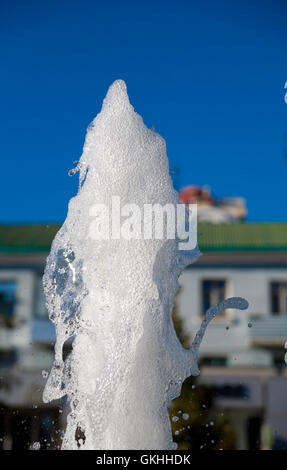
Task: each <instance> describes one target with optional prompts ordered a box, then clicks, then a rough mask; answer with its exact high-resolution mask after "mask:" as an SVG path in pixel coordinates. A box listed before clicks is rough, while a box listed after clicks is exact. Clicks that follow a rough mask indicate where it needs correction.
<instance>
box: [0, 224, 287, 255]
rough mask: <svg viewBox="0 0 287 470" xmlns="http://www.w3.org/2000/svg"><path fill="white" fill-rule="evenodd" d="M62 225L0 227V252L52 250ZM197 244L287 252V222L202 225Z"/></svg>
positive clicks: (207, 247) (204, 247)
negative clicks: (52, 244)
mask: <svg viewBox="0 0 287 470" xmlns="http://www.w3.org/2000/svg"><path fill="white" fill-rule="evenodd" d="M59 228H60V225H59V224H49V225H44V224H43V225H0V253H41V252H48V251H49V250H50V246H51V242H52V240H53V238H54V236H55V235H56V233H57V231H58V230H59ZM198 243H199V247H200V249H201V251H202V252H205V251H287V222H282V223H249V222H242V223H229V224H208V223H204V224H199V226H198Z"/></svg>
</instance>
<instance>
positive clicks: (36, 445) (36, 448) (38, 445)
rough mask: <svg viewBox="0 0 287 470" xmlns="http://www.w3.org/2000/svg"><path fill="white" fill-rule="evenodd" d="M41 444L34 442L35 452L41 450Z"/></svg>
mask: <svg viewBox="0 0 287 470" xmlns="http://www.w3.org/2000/svg"><path fill="white" fill-rule="evenodd" d="M40 447H41V446H40V442H34V443H33V445H32V448H33V450H39V449H40Z"/></svg>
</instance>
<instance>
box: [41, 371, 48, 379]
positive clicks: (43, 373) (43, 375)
mask: <svg viewBox="0 0 287 470" xmlns="http://www.w3.org/2000/svg"><path fill="white" fill-rule="evenodd" d="M48 375H49V373H48V372H47V371H46V370H42V377H43V379H46V378H47V377H48Z"/></svg>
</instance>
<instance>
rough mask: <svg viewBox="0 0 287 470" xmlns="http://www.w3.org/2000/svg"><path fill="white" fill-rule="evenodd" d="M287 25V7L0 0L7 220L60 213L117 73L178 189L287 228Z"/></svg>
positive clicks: (273, 1) (206, 1)
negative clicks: (224, 199)
mask: <svg viewBox="0 0 287 470" xmlns="http://www.w3.org/2000/svg"><path fill="white" fill-rule="evenodd" d="M286 20H287V2H286V1H283V0H282V1H281V0H269V1H264V0H249V1H245V0H241V1H239V0H233V1H232V2H230V1H226V2H223V1H222V0H201V1H200V2H197V1H192V0H189V1H183V0H177V1H169V0H165V1H156V0H154V1H149V0H148V1H144V2H143V1H136V2H134V1H133V2H129V1H108V0H107V1H105V2H103V1H102V2H100V1H96V0H94V1H92V0H90V1H89V0H77V1H76V0H69V1H64V0H58V1H54V0H49V2H38V1H37V2H36V1H35V2H33V1H29V0H25V1H17V0H13V1H10V0H6V1H5V0H2V1H1V2H0V39H1V42H0V47H1V54H0V66H1V74H0V82H1V87H0V95H1V96H0V99H1V118H0V119H1V126H0V127H1V130H0V132H1V135H0V137H1V173H2V175H1V185H0V191H1V194H0V196H1V202H2V204H1V213H0V222H15V223H17V222H52V221H61V220H63V219H64V218H65V216H66V211H67V204H68V201H69V199H70V198H71V197H72V196H73V195H74V194H75V192H76V191H77V177H76V176H74V177H72V178H71V177H69V176H68V170H69V169H70V168H72V167H73V161H74V160H78V158H79V157H80V155H81V151H82V146H83V143H84V137H85V132H86V128H87V126H88V124H89V123H90V121H91V120H92V119H93V118H94V116H95V115H96V114H97V113H98V112H99V110H100V108H101V103H102V100H103V98H104V96H105V93H106V91H107V88H108V86H109V85H110V84H111V83H112V82H113V81H114V80H115V79H117V78H122V79H124V80H125V81H126V83H127V87H128V92H129V96H130V100H131V102H132V104H133V106H134V107H135V109H136V111H137V112H139V113H140V114H141V115H142V116H143V118H144V121H145V123H146V124H147V125H148V126H152V125H153V126H155V129H156V131H157V132H159V133H160V134H161V135H162V136H163V137H164V138H165V140H166V142H167V151H168V157H169V161H170V166H171V167H172V168H174V167H176V168H177V170H176V175H175V177H176V183H177V185H178V186H180V187H181V186H184V185H186V184H200V185H201V184H207V185H209V186H210V187H211V189H212V191H213V193H214V194H215V195H216V196H243V197H245V198H246V199H247V205H248V209H249V214H248V219H249V220H262V221H263V220H287V210H286V202H287V197H286V182H287V157H286V155H287V104H286V103H285V102H284V94H285V90H284V84H285V82H286V81H287V60H286V59H287V28H286ZM286 91H287V90H286Z"/></svg>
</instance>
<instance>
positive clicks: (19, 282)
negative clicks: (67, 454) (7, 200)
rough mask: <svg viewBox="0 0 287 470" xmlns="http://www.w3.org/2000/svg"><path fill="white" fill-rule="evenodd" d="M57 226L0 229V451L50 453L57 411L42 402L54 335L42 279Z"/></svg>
mask: <svg viewBox="0 0 287 470" xmlns="http://www.w3.org/2000/svg"><path fill="white" fill-rule="evenodd" d="M56 230H57V227H55V226H52V227H46V226H6V227H5V226H1V227H0V449H3V450H6V449H7V450H9V449H13V450H14V449H28V448H31V447H32V446H33V444H34V446H35V448H37V446H38V443H39V442H40V443H41V448H44V449H48V448H55V447H57V445H58V443H59V442H60V431H59V430H60V429H61V426H62V420H63V419H64V418H62V414H61V411H62V410H61V409H59V407H58V406H56V405H55V404H53V403H51V404H49V405H46V404H44V403H43V401H42V392H43V386H44V383H45V381H46V376H47V371H49V369H50V367H51V364H52V362H53V357H54V353H53V343H54V340H55V332H54V328H53V324H52V323H51V322H50V320H49V319H48V317H47V312H46V309H45V302H44V294H43V288H42V275H43V269H44V263H45V258H46V256H47V253H48V251H49V248H50V243H51V240H52V238H53V236H54V234H55V232H56Z"/></svg>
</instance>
